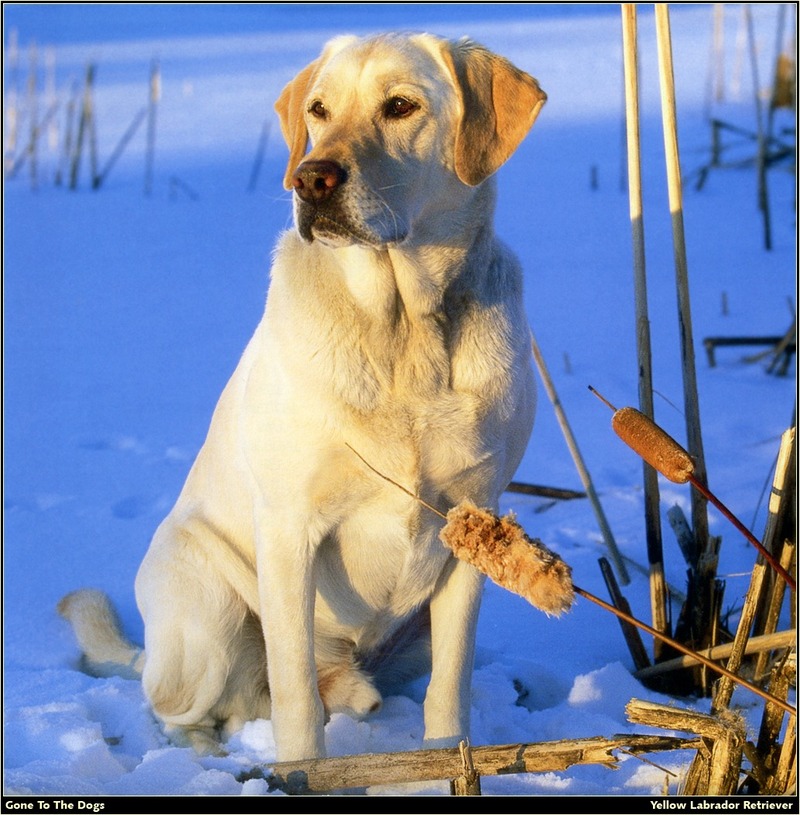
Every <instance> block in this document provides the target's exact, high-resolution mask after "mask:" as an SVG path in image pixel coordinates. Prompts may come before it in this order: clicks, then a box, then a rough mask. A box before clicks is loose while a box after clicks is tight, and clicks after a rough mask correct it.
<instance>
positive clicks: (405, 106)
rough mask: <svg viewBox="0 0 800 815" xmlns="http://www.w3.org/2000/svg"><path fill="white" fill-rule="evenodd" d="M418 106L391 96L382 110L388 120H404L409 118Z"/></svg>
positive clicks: (401, 98) (400, 97) (399, 97)
mask: <svg viewBox="0 0 800 815" xmlns="http://www.w3.org/2000/svg"><path fill="white" fill-rule="evenodd" d="M418 107H419V105H417V104H415V103H414V102H411V101H410V100H408V99H405V98H403V97H402V96H393V97H392V98H391V99H390V100H389V101H388V102H387V103H386V106H385V108H384V113H385V115H386V117H387V118H389V119H405V117H406V116H410V115H411V114H412V113H413V112H414V111H415V110H416V109H417V108H418Z"/></svg>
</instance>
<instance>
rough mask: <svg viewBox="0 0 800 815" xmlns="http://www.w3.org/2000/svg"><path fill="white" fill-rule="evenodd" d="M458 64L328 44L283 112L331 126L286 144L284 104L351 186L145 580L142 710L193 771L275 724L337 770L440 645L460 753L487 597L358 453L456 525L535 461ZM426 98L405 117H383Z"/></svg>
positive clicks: (202, 458)
mask: <svg viewBox="0 0 800 815" xmlns="http://www.w3.org/2000/svg"><path fill="white" fill-rule="evenodd" d="M457 47H459V46H456V45H454V44H448V43H445V42H443V41H440V40H437V39H434V38H432V37H427V36H416V37H410V38H400V37H388V38H380V39H378V40H372V41H368V42H366V43H364V42H362V41H357V40H353V39H346V40H342V41H337V43H336V44H335V46H334V47H331V48H329V49H328V51H327V52H325V53H324V54H323V57H322V58H321V59H320V60H319V61H318V62H317V63H316V65H315V67H314V72H313V75H312V72H310V71H309V72H308V74H307V75H306V78H305V80H304V81H307V86H304V87H299V86H297V85H295V86H290V88H287V91H286V92H285V94H286V93H288V92H289V90H292V92H293V93H295V94H296V95H297V96H298V97H302V101H303V105H304V106H306V105H307V103H308V101H309V100H313V99H316V98H319V99H323V100H324V103H325V107H326V109H327V110H328V111H330V117H329V118H328V119H326V120H325V121H319V120H316V119H314V118H313V117H310V116H309V115H308V114H307V113H306V114H305V121H304V122H292V121H288V118H289V116H290V113H287V110H289V108H288V107H287V105H285V104H284V105H283V106H282V107H281V104H280V103H279V111H280V112H281V115H282V117H283V120H284V121H283V122H282V124H283V126H284V132H285V133H288V132H289V131H290V130H291V128H292V127H305V128H307V129H308V131H309V133H310V138H311V142H312V145H313V146H312V150H311V153H310V154H309V155H308V156H306V157H305V158H306V159H325V160H331V161H336V162H339V163H341V164H343V165H344V166H346V167H347V170H348V179H347V182H346V184H344V185H343V187H342V189H341V190H339V191H338V198H337V209H336V211H335V212H334V215H335V217H336V218H338V219H339V220H338V225H337V226H336V227H335V228H334V229H333V230H332V231H331V229H330V228H328V227H327V226H325V225H322V226H320V225H319V224H315V225H314V226H312V227H311V229H312V234H313V237H314V240H313V241H311V242H308V241H304V240H302V239H301V238H300V237H299V236H298V234H297V233H296V232H294V231H292V232H288V233H286V234H284V235H283V236H282V238H281V239H280V242H279V244H278V247H277V249H276V251H275V257H274V265H273V268H272V277H271V285H270V290H269V296H268V300H267V305H266V309H265V314H264V318H263V320H262V322H261V324H260V325H259V327H258V328H257V330H256V332H255V335H254V336H253V338H252V340H251V341H250V343H249V345H248V347H247V349H246V350H245V352H244V355H243V357H242V359H241V362H240V363H239V366H238V367H237V369H236V371H235V372H234V374H233V376H232V378H231V380H230V382H229V383H228V385H227V387H226V388H225V390H224V392H223V394H222V396H221V398H220V401H219V404H218V405H217V408H216V411H215V413H214V417H213V419H212V422H211V427H210V430H209V433H208V437H207V439H206V442H205V444H204V446H203V448H202V450H201V451H200V453H199V455H198V457H197V460H196V462H195V463H194V466H193V467H192V470H191V472H190V474H189V476H188V479H187V481H186V484H185V486H184V489H183V491H182V493H181V495H180V497H179V499H178V501H177V503H176V505H175V508H174V509H173V510H172V512H171V513H170V514H169V516H168V517H167V518H166V519H165V520H164V522H163V523H162V524H161V526H160V527H159V529H158V531H157V533H156V535H155V537H154V539H153V541H152V544H151V547H150V549H149V551H148V553H147V555H146V557H145V559H144V561H143V563H142V565H141V569H140V571H139V574H138V576H137V579H136V597H137V601H138V604H139V608H140V610H141V613H142V616H143V619H144V622H145V653H146V660H145V666H144V671H143V683H144V688H145V691H146V693H147V696H148V698H149V700H150V702H151V703H152V705H153V708H154V710H155V712H156V713H157V714H158V716H159V717H160V718H161V719H162V720H163V722H164V724H165V726H166V728H167V730H168V732H169V733H171V734H172V735H173V736H174V737H176V738H179V739H184V740H186V741H188V742H189V743H192V744H194V745H195V746H196V747H198V748H199V749H209V748H210V747H211V746H212V745H213V744H214V743H215V742H214V739H215V736H216V733H215V731H216V730H217V729H220V728H221V729H222V731H223V734H224V733H227V732H228V731H230V730H231V729H233V728H235V727H238V726H241V724H242V723H243V722H244V721H246V720H248V719H253V718H257V717H268V716H271V717H272V720H273V725H274V732H275V738H276V742H277V749H278V757H279V759H281V760H289V759H298V758H309V757H314V756H322V755H324V753H325V747H324V739H323V724H324V721H325V716H326V714H327V713H330V712H331V711H334V710H345V711H348V712H351V713H353V714H354V715H359V716H360V715H366V714H368V713H369V712H371V711H372V710H374V709H376V708H377V706H379V705H380V699H381V696H380V693H379V691H378V689H377V688H376V684H377V683H381V684H385V683H384V680H387V679H391V678H392V677H393V672H398V671H399V672H400V674H399V675H398V676H395V678H397V679H402V678H403V677H405V676H408V675H410V674H413V673H415V672H419V671H420V670H424V669H425V665H426V664H427V660H426V657H427V648H428V642H430V655H431V657H432V668H431V679H430V684H429V688H428V691H427V696H426V699H425V739H426V742H427V743H428V744H429V745H434V746H436V745H445V744H453V743H456V742H457V741H458V739H459V738H462V737H464V736H465V735H467V733H468V728H469V707H470V705H469V686H470V674H471V669H472V661H473V641H474V634H475V626H476V621H477V615H478V607H479V603H480V594H481V587H482V577H481V576H480V575H479V574H478V573H477V572H476V571H474V570H473V569H472V568H471V567H469V566H467V565H465V564H463V563H461V562H456V561H455V560H454V559H453V558H452V557H451V556H450V555H449V552H448V550H446V548H445V547H444V545H443V544H442V543H441V542H440V541H439V539H438V531H439V529H440V527H441V520H440V519H439V518H438V517H437V516H436V515H435V514H433V513H432V512H430V511H429V510H428V509H426V508H425V507H424V506H423V505H422V504H421V503H419V502H417V501H415V500H413V499H412V498H410V497H409V496H408V495H407V494H406V493H405V492H403V491H402V490H400V489H398V488H397V487H396V486H394V485H392V484H390V483H388V482H387V481H386V480H384V479H382V478H380V477H379V476H378V475H376V473H375V472H373V471H372V470H371V469H370V468H369V467H368V466H366V465H365V464H364V463H363V461H362V460H361V459H360V458H359V457H358V456H356V454H355V453H354V452H353V450H356V451H358V453H359V454H360V455H361V456H363V457H364V459H365V460H366V461H368V462H369V463H370V464H371V465H372V466H373V467H374V468H376V469H377V470H379V471H380V472H381V473H383V474H384V475H386V476H388V477H389V478H391V479H393V480H394V481H395V482H397V483H399V484H402V485H403V486H404V487H405V488H407V489H409V490H412V491H413V492H415V493H416V494H418V495H419V496H420V497H422V498H424V500H425V501H426V502H428V503H429V504H432V505H434V506H436V507H438V508H439V509H440V510H441V511H446V510H447V509H448V508H449V507H450V506H452V505H453V504H455V503H457V502H458V501H459V500H461V499H462V498H465V497H468V498H469V499H471V500H472V501H474V502H475V503H476V504H478V505H482V506H488V507H493V506H496V504H497V501H498V499H499V496H500V494H501V493H502V491H503V489H504V488H505V486H506V485H507V483H508V481H509V480H510V479H511V478H512V476H513V474H514V471H515V469H516V467H517V465H518V463H519V460H520V458H521V456H522V453H523V451H524V448H525V445H526V443H527V440H528V435H529V432H530V428H531V424H532V420H533V411H534V401H535V394H534V381H533V375H532V371H531V368H530V362H529V347H530V346H529V333H528V329H527V327H526V323H525V316H524V312H523V307H522V297H521V274H520V271H519V269H518V266H517V263H516V261H515V259H514V258H513V256H512V255H511V254H510V253H509V252H508V250H506V249H505V248H504V247H502V246H501V245H500V244H498V242H497V241H496V239H495V237H494V233H493V229H492V213H493V203H494V202H493V199H494V190H493V181H492V179H491V178H488V179H486V180H484V181H482V183H479V184H477V185H470V184H468V183H464V182H463V181H462V180H461V179H460V178H459V177H458V174H457V172H456V170H455V164H456V158H455V150H456V148H455V146H454V144H455V132H456V130H457V129H458V127H459V121H460V119H461V117H463V116H464V115H465V113H464V104H465V103H464V101H463V100H464V99H465V98H466V97H465V96H463V95H462V93H460V92H459V91H460V89H459V87H458V83H459V79H458V77H457V76H456V73H455V72H454V70H453V68H452V65H453V63H454V60H455V59H456V58H459V59H460V58H462V55H461V54H460V52H459V53H456V50H455V49H456V48H457ZM485 53H488V52H485ZM471 58H472V57H471V54H469V53H466V54H464V55H463V59H471ZM491 64H492V65H494V63H493V62H492V63H491ZM492 70H494V68H492ZM497 70H498V71H499V70H508V69H506V68H502V67H498V68H497ZM528 79H530V78H528ZM298 82H299V80H298ZM412 94H413V95H414V98H415V99H418V100H419V101H420V108H419V110H417V111H416V112H415V113H414V114H413V115H412V116H410V117H408V118H407V119H400V120H386V118H385V117H382V116H381V114H380V111H381V110H382V109H383V106H384V104H385V100H386V99H387V98H389V97H391V96H394V95H402V96H406V95H412ZM284 101H285V100H284ZM487 104H488V103H487ZM531 122H532V119H531ZM304 132H305V131H303V132H301V133H300V134H299V138H300V140H301V142H302V139H303V138H304V135H303V134H304ZM489 137H490V136H488V135H487V138H489ZM287 138H288V136H287ZM514 146H515V145H514ZM511 149H513V146H512V148H511ZM507 152H508V151H507ZM503 160H504V159H503ZM291 169H293V168H291V167H290V170H291ZM296 200H297V203H296V210H297V211H296V217H297V218H298V219H300V218H302V217H304V215H303V212H302V209H303V204H302V202H300V201H299V200H298V199H296ZM307 215H308V213H306V216H307ZM354 236H355V237H354ZM351 447H352V448H353V449H352V450H351V449H350V448H351ZM96 601H97V598H96V597H95V598H91V597H90V598H89V602H88V603H87V604H86V606H85V607H84V608H83V612H84V613H88V614H89V616H91V613H92V612H91V608H92V604H93V603H94V602H96ZM97 607H98V608H100V606H99V605H98V606H97ZM87 609H88V611H87ZM428 609H429V614H430V619H429V622H430V631H431V635H430V639H428V637H427V634H426V631H427V622H428ZM76 616H80V615H76ZM73 619H74V617H73ZM85 628H86V626H84V629H85ZM88 628H89V629H92V626H91V625H90V626H88ZM106 638H108V636H107V637H106ZM111 639H112V640H113V639H114V638H113V636H112V637H111ZM117 645H119V641H117ZM126 647H127V646H126V645H125V643H123V645H122V646H121V649H122V651H121V652H122V653H124V654H125V655H127V654H128V650H126ZM101 650H102V649H101ZM118 650H119V649H118ZM98 659H100V661H102V655H97V654H96V655H95V660H98Z"/></svg>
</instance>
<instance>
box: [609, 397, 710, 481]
mask: <svg viewBox="0 0 800 815" xmlns="http://www.w3.org/2000/svg"><path fill="white" fill-rule="evenodd" d="M611 426H612V427H613V428H614V432H615V433H616V434H617V435H618V436H619V437H620V438H621V439H622V441H624V442H625V444H627V445H628V447H630V448H631V449H632V450H635V451H636V452H637V453H638V454H639V455H640V456H641V457H642V458H643V459H644V460H645V461H646V462H647V463H648V464H649V465H650V466H651V467H654V468H655V469H656V470H658V471H659V472H660V473H661V475H663V476H664V477H665V478H668V479H669V480H670V481H673V482H675V483H676V484H685V483H686V482H687V481H688V480H689V479H690V478H691V476H692V474H693V473H694V462H693V461H692V458H691V456H690V455H689V454H688V453H687V452H686V450H684V449H683V447H681V446H680V444H678V442H676V441H675V439H673V438H672V436H670V435H669V434H668V433H666V432H664V431H663V430H662V429H661V428H660V427H659V426H658V425H657V424H656V423H655V422H653V421H652V419H649V418H648V417H647V416H645V414H644V413H642V412H640V411H638V410H636V408H632V407H623V408H620V409H619V410H616V411H614V416H613V417H612V419H611Z"/></svg>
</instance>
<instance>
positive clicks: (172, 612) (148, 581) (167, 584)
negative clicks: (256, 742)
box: [136, 540, 270, 752]
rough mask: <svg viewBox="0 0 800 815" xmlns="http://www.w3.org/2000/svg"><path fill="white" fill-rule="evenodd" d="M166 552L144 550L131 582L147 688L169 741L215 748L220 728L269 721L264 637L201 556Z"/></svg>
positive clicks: (183, 549)
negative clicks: (138, 615) (141, 627)
mask: <svg viewBox="0 0 800 815" xmlns="http://www.w3.org/2000/svg"><path fill="white" fill-rule="evenodd" d="M183 543H184V544H187V541H186V540H184V541H183ZM165 547H166V551H169V555H168V556H164V557H162V556H161V555H162V554H165V552H164V551H159V550H156V551H155V553H154V554H153V556H151V555H150V553H148V557H147V558H145V561H144V563H143V564H142V568H141V569H140V571H139V575H138V576H137V580H136V594H137V600H138V602H139V608H140V610H141V612H142V617H143V618H144V621H145V652H146V655H147V656H146V660H145V665H144V671H143V674H142V683H143V686H144V691H145V694H146V695H147V697H148V699H149V701H150V704H151V705H152V707H153V710H154V711H155V713H156V715H157V716H158V717H159V718H160V719H161V720H162V721H163V723H164V727H165V730H166V732H167V733H168V734H169V735H170V737H171V738H172V739H173V740H175V741H178V742H182V743H187V744H190V745H191V746H192V747H194V748H195V749H196V750H198V752H212V751H217V750H218V749H219V747H218V739H219V736H220V731H222V732H223V734H225V735H228V734H229V733H230V732H231V731H232V730H233V729H235V728H236V727H238V726H241V724H243V723H244V722H245V721H247V720H249V719H255V718H260V717H265V716H269V712H270V705H269V693H268V690H267V671H266V658H265V656H264V653H265V649H264V643H263V638H262V637H261V635H260V627H259V626H258V624H257V622H255V621H254V617H253V614H252V612H251V611H250V609H249V608H248V607H247V605H246V604H245V602H244V601H243V600H242V598H241V597H240V596H239V594H237V593H236V592H235V591H234V590H233V589H232V588H231V587H230V585H229V584H227V583H226V582H224V581H223V580H222V579H220V578H219V576H218V575H216V574H215V573H214V572H211V571H209V570H208V567H207V564H203V566H204V567H205V568H199V566H200V564H197V563H195V562H194V560H195V558H202V557H203V555H202V554H200V553H197V552H195V550H193V549H192V547H191V545H183V546H176V547H174V548H173V547H172V546H171V544H170V542H169V541H167V542H166V543H165ZM152 551H153V550H151V552H152Z"/></svg>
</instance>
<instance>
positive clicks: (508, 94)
mask: <svg viewBox="0 0 800 815" xmlns="http://www.w3.org/2000/svg"><path fill="white" fill-rule="evenodd" d="M545 99H546V96H545V94H544V92H543V91H542V90H541V88H540V87H539V85H538V83H537V82H536V80H535V79H534V78H533V77H531V76H529V75H528V74H526V73H524V72H523V71H520V70H519V69H517V68H515V67H514V66H513V65H512V64H511V63H510V62H508V61H507V60H506V59H504V58H502V57H499V56H497V55H496V54H493V53H492V52H490V51H488V50H487V49H485V48H483V47H481V46H479V45H476V44H475V43H472V42H471V41H468V40H462V41H459V42H450V41H447V40H442V39H439V38H437V37H433V36H431V35H427V34H417V35H408V36H406V35H384V36H380V37H373V38H369V39H364V40H362V39H357V38H355V37H340V38H337V39H335V40H332V41H331V42H330V43H328V45H327V46H326V47H325V49H324V50H323V52H322V54H321V56H320V57H319V58H318V59H317V60H315V61H314V62H312V63H311V64H310V65H308V66H307V67H306V68H305V69H304V70H302V71H301V72H300V73H299V74H298V75H297V77H295V79H293V80H292V81H291V82H290V83H289V84H288V85H287V86H286V88H285V89H284V90H283V92H282V94H281V96H280V98H279V99H278V101H277V103H276V105H275V109H276V110H277V112H278V115H279V117H280V122H281V129H282V132H283V135H284V137H285V139H286V141H287V143H288V145H289V150H290V155H289V163H288V167H287V171H286V176H285V179H284V185H285V187H286V189H289V190H294V193H295V196H294V199H295V220H296V224H297V228H298V230H299V232H300V234H301V236H302V237H303V238H305V239H306V240H308V241H311V240H314V239H315V238H316V239H319V240H321V241H323V242H325V243H328V244H330V245H333V246H344V245H350V244H354V243H357V244H365V245H370V246H385V245H388V244H396V243H401V242H402V241H404V240H406V239H407V238H409V236H410V235H412V233H414V232H415V229H416V227H417V226H418V225H419V224H422V223H425V222H426V219H429V218H430V217H432V216H433V215H434V214H437V215H438V214H439V213H442V212H448V211H453V210H455V209H457V208H458V206H459V202H460V201H462V200H463V199H464V197H465V196H468V195H470V191H471V190H472V189H473V188H475V187H477V186H478V185H480V184H481V183H482V182H483V181H485V180H486V179H487V178H488V177H489V176H491V175H492V174H493V173H494V172H495V171H496V170H497V169H498V168H499V167H500V166H501V165H502V164H503V163H504V162H505V161H506V160H507V159H508V158H509V157H510V156H511V154H512V153H513V152H514V150H515V149H516V148H517V146H518V145H519V143H520V142H521V141H522V139H523V138H524V137H525V135H526V134H527V132H528V131H529V130H530V128H531V126H532V125H533V122H534V120H535V119H536V117H537V115H538V113H539V110H540V109H541V107H542V105H543V104H544V102H545ZM309 141H310V143H311V150H310V152H308V154H306V149H307V146H308V143H309Z"/></svg>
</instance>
